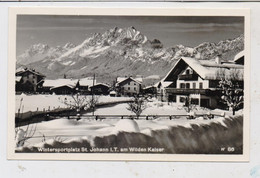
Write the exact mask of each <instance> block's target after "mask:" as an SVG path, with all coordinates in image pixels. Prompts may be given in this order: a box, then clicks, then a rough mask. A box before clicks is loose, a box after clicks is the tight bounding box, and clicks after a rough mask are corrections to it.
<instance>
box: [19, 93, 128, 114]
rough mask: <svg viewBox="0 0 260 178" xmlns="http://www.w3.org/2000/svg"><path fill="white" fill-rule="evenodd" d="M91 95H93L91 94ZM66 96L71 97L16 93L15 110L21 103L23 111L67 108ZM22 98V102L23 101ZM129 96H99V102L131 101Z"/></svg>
mask: <svg viewBox="0 0 260 178" xmlns="http://www.w3.org/2000/svg"><path fill="white" fill-rule="evenodd" d="M89 97H91V96H89ZM65 98H67V99H71V97H70V96H68V95H25V94H21V95H16V96H15V112H16V113H17V112H18V109H19V108H20V104H21V112H27V111H37V108H38V111H43V109H45V110H47V109H49V108H50V110H53V109H55V108H66V107H67V106H66V105H65V104H64V103H62V102H61V101H63V100H64V99H65ZM21 100H22V102H21ZM129 100H130V98H129V97H110V96H98V101H99V103H109V102H117V101H129Z"/></svg>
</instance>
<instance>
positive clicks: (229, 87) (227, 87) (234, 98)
mask: <svg viewBox="0 0 260 178" xmlns="http://www.w3.org/2000/svg"><path fill="white" fill-rule="evenodd" d="M219 85H220V87H221V89H222V96H221V99H222V100H223V101H224V103H225V104H227V106H228V107H229V108H230V110H232V112H233V115H235V112H236V111H237V109H239V107H240V106H241V105H242V104H243V102H244V96H243V89H241V88H239V85H238V84H237V83H235V82H234V81H231V80H227V79H222V80H221V81H220V82H219Z"/></svg>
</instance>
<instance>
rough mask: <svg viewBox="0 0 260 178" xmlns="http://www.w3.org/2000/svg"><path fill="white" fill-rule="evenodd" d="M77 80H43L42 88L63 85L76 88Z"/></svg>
mask: <svg viewBox="0 0 260 178" xmlns="http://www.w3.org/2000/svg"><path fill="white" fill-rule="evenodd" d="M77 82H78V79H55V80H44V83H43V87H60V86H64V85H70V86H76V84H77Z"/></svg>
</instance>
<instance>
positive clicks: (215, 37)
mask: <svg viewBox="0 0 260 178" xmlns="http://www.w3.org/2000/svg"><path fill="white" fill-rule="evenodd" d="M129 26H134V27H135V28H136V29H137V30H139V31H141V33H143V34H144V35H146V36H147V37H148V39H150V40H153V39H155V38H156V39H159V40H160V41H161V42H162V43H163V44H164V46H165V47H171V46H174V45H177V44H183V45H185V46H190V47H195V46H197V45H199V44H200V43H202V42H219V41H220V40H224V39H232V38H235V37H237V36H239V35H240V34H243V33H244V19H243V17H194V16H193V17H176V16H175V17H174V16H172V17H169V16H168V17H159V16H157V17H152V16H149V17H147V16H143V17H140V16H139V17H135V16H131V17H130V16H128V17H126V16H53V15H19V16H18V17H17V54H18V55H19V54H21V53H22V52H23V51H25V50H26V49H28V48H29V47H30V46H31V45H33V44H37V43H43V44H48V45H49V46H57V45H61V46H63V45H64V44H65V43H67V42H71V43H74V44H76V45H77V44H80V43H81V42H83V41H84V39H86V38H87V37H89V36H91V35H92V34H93V33H95V32H100V33H103V32H105V31H106V30H108V29H110V28H113V27H122V28H124V27H129Z"/></svg>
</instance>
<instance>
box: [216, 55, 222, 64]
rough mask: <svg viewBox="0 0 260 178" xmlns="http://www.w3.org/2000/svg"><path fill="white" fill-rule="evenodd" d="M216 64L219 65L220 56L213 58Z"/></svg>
mask: <svg viewBox="0 0 260 178" xmlns="http://www.w3.org/2000/svg"><path fill="white" fill-rule="evenodd" d="M215 62H216V64H221V55H220V54H218V55H217V57H216V58H215Z"/></svg>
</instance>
